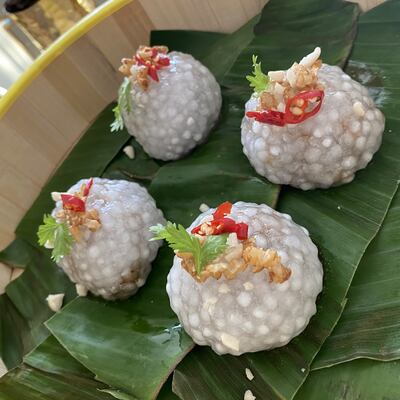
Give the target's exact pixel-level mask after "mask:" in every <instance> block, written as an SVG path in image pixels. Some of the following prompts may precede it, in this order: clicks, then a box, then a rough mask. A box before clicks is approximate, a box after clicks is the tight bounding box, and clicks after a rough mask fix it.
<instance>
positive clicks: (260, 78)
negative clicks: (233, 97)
mask: <svg viewBox="0 0 400 400" xmlns="http://www.w3.org/2000/svg"><path fill="white" fill-rule="evenodd" d="M257 58H258V57H257V56H255V55H253V68H254V70H253V75H254V76H253V75H247V76H246V79H247V80H248V81H249V82H250V87H251V88H253V89H254V91H255V92H256V93H260V92H262V91H263V90H265V89H266V88H267V86H268V82H269V77H268V75H266V74H264V72H262V70H261V62H259V63H257Z"/></svg>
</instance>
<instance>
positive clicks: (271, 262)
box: [151, 202, 291, 283]
mask: <svg viewBox="0 0 400 400" xmlns="http://www.w3.org/2000/svg"><path fill="white" fill-rule="evenodd" d="M231 209H232V204H231V203H229V202H225V203H223V204H221V205H220V206H219V207H218V208H217V209H216V211H215V212H214V213H213V214H212V216H210V218H209V219H207V220H206V221H203V222H202V223H201V224H200V225H199V226H197V227H195V228H193V229H192V231H191V234H190V233H188V232H187V231H186V230H185V229H184V228H183V227H182V226H181V225H179V226H178V227H176V225H175V224H172V223H171V222H168V223H167V225H166V226H162V225H157V226H155V227H152V228H151V230H152V231H153V232H154V233H155V234H156V236H155V237H154V240H158V239H165V240H166V241H167V242H168V244H169V245H170V246H171V247H172V248H173V249H174V250H175V253H176V255H177V257H179V258H180V259H181V260H182V262H181V266H182V267H183V268H184V269H185V270H186V271H187V272H188V273H189V274H190V275H192V277H193V278H194V279H196V280H197V281H198V282H205V281H206V280H207V279H208V278H210V277H212V278H214V279H220V278H221V277H222V276H224V277H225V278H226V279H234V278H235V277H236V276H237V274H238V273H239V272H242V271H244V270H246V269H247V268H249V267H251V268H252V272H253V273H258V272H260V271H262V270H266V272H267V275H268V279H269V280H270V281H271V282H274V283H283V282H285V281H286V280H287V279H289V277H290V274H291V270H290V269H289V268H287V267H285V266H284V265H283V264H282V263H281V260H280V257H279V255H278V253H277V252H276V250H274V249H267V250H264V249H262V248H260V247H257V246H256V245H255V240H254V239H253V238H249V237H248V225H247V224H245V223H243V222H239V223H236V222H235V221H234V220H233V219H231V218H228V217H227V215H229V214H230V212H231Z"/></svg>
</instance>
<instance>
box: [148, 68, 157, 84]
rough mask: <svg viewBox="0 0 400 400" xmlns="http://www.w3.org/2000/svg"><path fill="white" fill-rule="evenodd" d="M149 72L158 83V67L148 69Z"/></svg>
mask: <svg viewBox="0 0 400 400" xmlns="http://www.w3.org/2000/svg"><path fill="white" fill-rule="evenodd" d="M147 72H148V74H149V76H150V78H151V79H153V81H156V82H158V81H159V79H158V74H157V70H156V67H154V66H153V65H152V66H150V67H148V68H147Z"/></svg>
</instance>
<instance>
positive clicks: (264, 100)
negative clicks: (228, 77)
mask: <svg viewBox="0 0 400 400" xmlns="http://www.w3.org/2000/svg"><path fill="white" fill-rule="evenodd" d="M320 54H321V49H320V48H319V47H317V48H316V49H315V50H314V51H313V52H312V53H310V54H308V55H307V56H305V57H304V58H303V59H302V60H301V61H300V63H297V62H295V63H294V64H293V65H292V66H291V67H290V68H289V69H288V70H287V71H286V72H285V71H270V72H268V76H269V78H270V83H269V85H268V86H267V89H266V90H265V91H263V92H262V93H261V94H260V103H259V108H258V109H259V110H267V111H269V110H275V111H280V112H284V111H285V104H286V103H287V101H288V100H289V99H291V98H293V97H295V96H296V95H298V94H299V93H300V92H303V91H310V90H323V89H324V88H323V86H322V85H321V84H320V83H319V82H318V70H319V69H320V68H321V65H322V61H321V60H320V59H319V55H320ZM282 104H283V106H282ZM303 104H304V100H301V99H299V100H298V104H295V105H296V106H298V108H295V107H294V108H292V109H291V111H292V112H293V114H294V115H301V114H304V110H303V109H302V106H303Z"/></svg>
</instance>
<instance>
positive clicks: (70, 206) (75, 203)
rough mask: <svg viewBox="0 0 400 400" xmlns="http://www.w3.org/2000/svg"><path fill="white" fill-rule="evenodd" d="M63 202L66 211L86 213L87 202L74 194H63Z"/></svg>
mask: <svg viewBox="0 0 400 400" xmlns="http://www.w3.org/2000/svg"><path fill="white" fill-rule="evenodd" d="M61 200H62V203H63V208H64V209H65V210H71V211H75V212H85V209H86V207H85V202H84V201H83V200H82V199H81V198H79V197H77V196H74V195H72V194H68V193H62V194H61Z"/></svg>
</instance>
